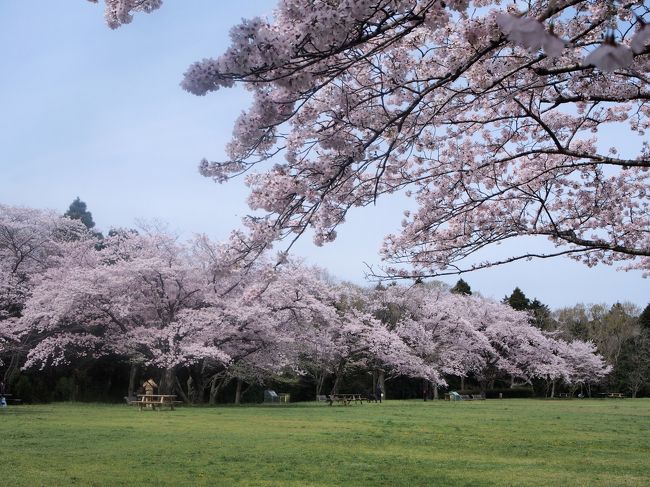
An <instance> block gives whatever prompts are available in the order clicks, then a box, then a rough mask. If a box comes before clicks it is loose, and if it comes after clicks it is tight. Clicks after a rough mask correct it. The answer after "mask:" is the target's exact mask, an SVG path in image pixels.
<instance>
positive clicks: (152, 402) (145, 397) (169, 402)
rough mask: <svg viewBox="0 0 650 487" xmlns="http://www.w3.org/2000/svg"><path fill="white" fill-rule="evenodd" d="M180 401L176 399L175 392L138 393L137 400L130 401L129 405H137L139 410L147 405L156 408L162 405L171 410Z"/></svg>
mask: <svg viewBox="0 0 650 487" xmlns="http://www.w3.org/2000/svg"><path fill="white" fill-rule="evenodd" d="M180 403H181V401H177V400H176V395H175V394H138V400H137V401H133V402H131V405H133V406H139V407H140V411H142V410H143V409H144V408H147V407H149V408H151V409H153V410H156V408H157V409H160V408H162V407H163V406H168V407H169V409H171V410H172V411H173V410H174V405H176V404H180Z"/></svg>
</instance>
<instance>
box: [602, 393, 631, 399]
mask: <svg viewBox="0 0 650 487" xmlns="http://www.w3.org/2000/svg"><path fill="white" fill-rule="evenodd" d="M599 395H600V396H603V397H610V398H616V399H623V398H624V397H625V393H624V392H601V393H599Z"/></svg>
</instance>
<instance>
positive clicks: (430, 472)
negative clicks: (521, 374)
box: [0, 399, 650, 487]
mask: <svg viewBox="0 0 650 487" xmlns="http://www.w3.org/2000/svg"><path fill="white" fill-rule="evenodd" d="M0 447H1V450H0V484H1V485H6V486H14V487H17V486H48V487H49V486H69V485H82V486H113V485H170V486H179V485H211V486H212V485H259V486H302V485H319V486H330V485H346V486H361V485H363V486H370V485H372V486H378V485H386V486H430V485H443V486H444V485H473V486H488V485H499V486H504V485H516V486H525V485H539V486H554V485H590V486H591V485H603V486H614V485H639V486H642V485H643V486H647V485H650V400H644V399H637V400H632V399H623V400H616V399H609V400H564V401H562V400H556V401H542V400H530V399H521V400H502V401H499V400H492V401H489V400H488V401H480V402H478V401H477V402H461V403H450V402H443V401H438V402H427V403H424V402H420V401H393V402H390V401H389V402H385V403H384V404H364V405H363V406H359V405H357V406H348V407H345V406H333V407H329V406H327V405H322V404H291V405H287V406H243V407H218V408H189V407H185V408H180V409H177V410H176V411H155V412H154V411H142V412H140V411H138V409H137V408H131V407H128V406H126V405H125V406H120V405H86V404H54V405H45V406H17V407H10V408H8V409H6V410H0Z"/></svg>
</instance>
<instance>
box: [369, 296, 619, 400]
mask: <svg viewBox="0 0 650 487" xmlns="http://www.w3.org/2000/svg"><path fill="white" fill-rule="evenodd" d="M382 295H383V296H382ZM376 301H377V303H378V305H377V306H378V307H379V308H380V309H382V308H383V309H385V308H386V307H387V306H392V307H393V309H400V310H401V311H400V315H401V317H400V318H399V320H398V323H397V326H396V331H397V333H398V335H399V336H400V337H401V338H402V339H403V340H404V342H405V343H406V344H407V345H408V346H409V347H410V348H411V349H412V351H413V353H414V354H415V355H417V356H418V357H420V358H421V359H422V360H423V361H424V362H425V363H426V364H427V365H429V366H430V367H431V368H432V369H433V370H434V371H435V372H436V376H435V377H434V378H432V379H431V380H433V382H434V384H435V385H436V386H437V385H446V381H445V377H448V376H450V375H453V376H460V377H467V376H472V377H474V378H475V379H476V380H477V381H478V382H479V384H480V385H481V389H482V391H483V392H485V390H486V388H487V385H488V383H490V382H493V381H494V380H496V379H499V378H506V377H510V378H511V382H512V384H514V381H515V379H519V380H521V381H523V383H529V384H530V383H531V381H532V379H534V378H542V379H545V380H547V381H549V383H551V384H553V385H554V384H555V381H557V380H563V381H565V382H567V383H568V384H575V383H578V382H580V381H581V380H587V378H588V380H589V381H591V382H597V381H598V380H599V379H601V378H602V377H603V376H604V375H605V374H606V373H607V372H608V371H609V369H608V366H607V365H606V364H605V362H604V360H603V358H602V356H600V355H598V354H597V353H596V350H595V347H594V346H593V345H592V344H586V343H585V342H571V343H567V342H565V341H563V340H560V339H559V338H557V337H555V336H553V335H552V334H549V333H545V332H543V331H541V330H539V329H538V328H536V327H534V326H533V325H531V324H530V315H529V314H528V313H526V312H522V311H516V310H513V309H512V308H511V307H510V306H507V305H505V304H503V303H497V302H494V301H491V300H488V299H485V298H482V297H480V296H466V295H458V294H454V293H451V292H449V291H447V290H443V289H436V288H432V287H428V286H427V285H423V284H418V285H414V286H411V287H404V286H390V287H388V288H387V289H382V290H381V291H380V295H379V296H378V299H377V300H376ZM574 351H575V353H574ZM572 354H573V355H572ZM589 354H591V355H589ZM569 355H571V357H569ZM587 355H589V356H587ZM579 377H582V378H583V379H578V378H579Z"/></svg>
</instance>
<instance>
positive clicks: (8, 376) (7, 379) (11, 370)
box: [3, 352, 22, 394]
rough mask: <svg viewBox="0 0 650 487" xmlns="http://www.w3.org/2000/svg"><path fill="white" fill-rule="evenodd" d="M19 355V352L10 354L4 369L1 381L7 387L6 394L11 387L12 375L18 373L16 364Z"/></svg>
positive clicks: (19, 357)
mask: <svg viewBox="0 0 650 487" xmlns="http://www.w3.org/2000/svg"><path fill="white" fill-rule="evenodd" d="M21 357H22V354H21V353H20V352H15V353H12V354H11V359H10V360H9V365H8V366H7V370H5V374H4V379H3V382H4V383H5V386H6V387H7V394H8V393H9V392H10V391H9V388H10V387H11V384H12V382H13V380H14V377H16V374H18V370H19V369H18V364H19V363H20V359H21Z"/></svg>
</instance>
